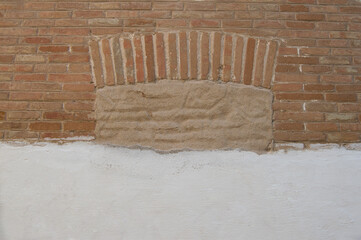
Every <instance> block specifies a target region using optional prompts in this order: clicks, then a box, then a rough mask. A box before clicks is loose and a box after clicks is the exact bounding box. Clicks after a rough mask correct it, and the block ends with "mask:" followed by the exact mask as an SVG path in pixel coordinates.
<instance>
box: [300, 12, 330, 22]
mask: <svg viewBox="0 0 361 240" xmlns="http://www.w3.org/2000/svg"><path fill="white" fill-rule="evenodd" d="M296 19H297V20H300V21H323V20H325V15H324V14H317V13H309V14H297V15H296Z"/></svg>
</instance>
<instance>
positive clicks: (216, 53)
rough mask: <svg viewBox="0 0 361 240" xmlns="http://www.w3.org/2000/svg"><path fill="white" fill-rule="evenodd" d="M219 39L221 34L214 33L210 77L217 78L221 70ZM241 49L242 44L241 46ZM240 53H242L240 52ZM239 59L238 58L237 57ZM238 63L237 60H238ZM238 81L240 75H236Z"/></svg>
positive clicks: (220, 39)
mask: <svg viewBox="0 0 361 240" xmlns="http://www.w3.org/2000/svg"><path fill="white" fill-rule="evenodd" d="M221 41H222V35H221V33H218V32H216V33H214V37H213V56H212V79H213V80H218V78H219V76H220V72H221V68H222V66H221ZM242 49H243V46H242ZM241 55H242V54H241ZM238 59H239V58H238ZM238 63H239V60H238ZM238 79H239V80H238V81H240V76H239V77H238Z"/></svg>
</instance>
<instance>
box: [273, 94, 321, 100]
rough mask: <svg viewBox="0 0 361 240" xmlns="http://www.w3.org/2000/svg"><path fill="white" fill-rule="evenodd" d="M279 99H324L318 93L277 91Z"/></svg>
mask: <svg viewBox="0 0 361 240" xmlns="http://www.w3.org/2000/svg"><path fill="white" fill-rule="evenodd" d="M276 99H277V100H323V95H322V94H318V93H276Z"/></svg>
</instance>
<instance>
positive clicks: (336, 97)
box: [326, 93, 357, 102]
mask: <svg viewBox="0 0 361 240" xmlns="http://www.w3.org/2000/svg"><path fill="white" fill-rule="evenodd" d="M326 100H327V101H332V102H356V101H357V95H356V94H341V93H328V94H326Z"/></svg>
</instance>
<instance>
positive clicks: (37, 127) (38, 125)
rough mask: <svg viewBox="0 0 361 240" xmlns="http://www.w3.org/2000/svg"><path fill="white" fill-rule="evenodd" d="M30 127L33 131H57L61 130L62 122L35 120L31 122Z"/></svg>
mask: <svg viewBox="0 0 361 240" xmlns="http://www.w3.org/2000/svg"><path fill="white" fill-rule="evenodd" d="M29 128H30V130H32V131H56V130H61V123H53V122H35V123H30V125H29Z"/></svg>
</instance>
